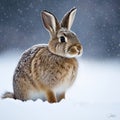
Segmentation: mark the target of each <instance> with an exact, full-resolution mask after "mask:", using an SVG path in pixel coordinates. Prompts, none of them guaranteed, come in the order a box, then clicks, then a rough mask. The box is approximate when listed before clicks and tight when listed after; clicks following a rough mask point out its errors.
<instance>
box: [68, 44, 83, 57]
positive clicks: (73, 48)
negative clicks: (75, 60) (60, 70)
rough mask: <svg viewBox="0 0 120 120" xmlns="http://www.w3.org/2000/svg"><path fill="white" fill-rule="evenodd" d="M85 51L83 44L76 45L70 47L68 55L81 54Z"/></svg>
mask: <svg viewBox="0 0 120 120" xmlns="http://www.w3.org/2000/svg"><path fill="white" fill-rule="evenodd" d="M82 53H83V48H82V46H81V45H74V46H71V47H69V49H68V51H67V57H76V56H81V55H82Z"/></svg>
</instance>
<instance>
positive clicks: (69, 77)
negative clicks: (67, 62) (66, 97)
mask: <svg viewBox="0 0 120 120" xmlns="http://www.w3.org/2000/svg"><path fill="white" fill-rule="evenodd" d="M76 75H77V74H76V70H74V69H73V67H71V68H69V69H68V70H67V71H66V72H65V71H63V74H62V75H61V79H60V81H59V84H58V85H57V86H56V87H55V89H54V91H55V92H56V93H62V92H65V91H66V90H67V89H68V88H69V87H71V86H72V84H73V83H74V81H75V78H76ZM63 76H64V77H63Z"/></svg>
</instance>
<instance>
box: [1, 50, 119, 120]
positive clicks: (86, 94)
mask: <svg viewBox="0 0 120 120" xmlns="http://www.w3.org/2000/svg"><path fill="white" fill-rule="evenodd" d="M19 56H20V53H15V52H14V51H9V52H6V53H3V54H2V55H0V75H1V78H0V95H2V94H3V93H4V92H5V91H13V90H12V76H13V73H14V69H15V67H16V64H17V62H18V60H19ZM0 119H1V120H10V119H11V120H12V119H13V120H21V119H28V120H33V119H35V120H39V119H42V120H48V119H50V120H51V119H52V120H56V119H57V120H66V119H68V120H73V119H75V120H80V119H82V120H120V62H119V61H118V60H111V61H110V60H104V61H94V60H86V59H79V73H78V77H77V80H76V82H75V84H74V85H73V87H72V88H71V89H69V90H68V91H67V93H66V99H65V100H62V101H61V102H60V103H56V104H49V103H48V102H42V101H41V100H37V101H35V102H33V101H31V100H30V101H27V102H21V101H20V100H13V99H5V100H2V99H1V100H0Z"/></svg>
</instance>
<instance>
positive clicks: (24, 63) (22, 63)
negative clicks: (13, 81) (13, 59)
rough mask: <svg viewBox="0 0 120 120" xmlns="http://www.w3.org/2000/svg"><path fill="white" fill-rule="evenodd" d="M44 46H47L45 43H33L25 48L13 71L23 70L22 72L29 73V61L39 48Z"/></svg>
mask: <svg viewBox="0 0 120 120" xmlns="http://www.w3.org/2000/svg"><path fill="white" fill-rule="evenodd" d="M46 47H47V44H38V45H34V46H32V47H31V48H29V49H27V50H25V51H24V53H23V54H22V56H21V58H20V60H19V62H18V65H17V67H16V70H15V73H16V72H17V71H18V72H20V71H23V72H26V73H29V72H30V68H31V62H32V60H33V59H34V57H35V55H36V54H37V53H38V52H39V51H40V50H42V49H44V48H46Z"/></svg>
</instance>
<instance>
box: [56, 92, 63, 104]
mask: <svg viewBox="0 0 120 120" xmlns="http://www.w3.org/2000/svg"><path fill="white" fill-rule="evenodd" d="M62 99H65V92H63V93H60V94H57V101H58V102H60V101H61V100H62Z"/></svg>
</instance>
